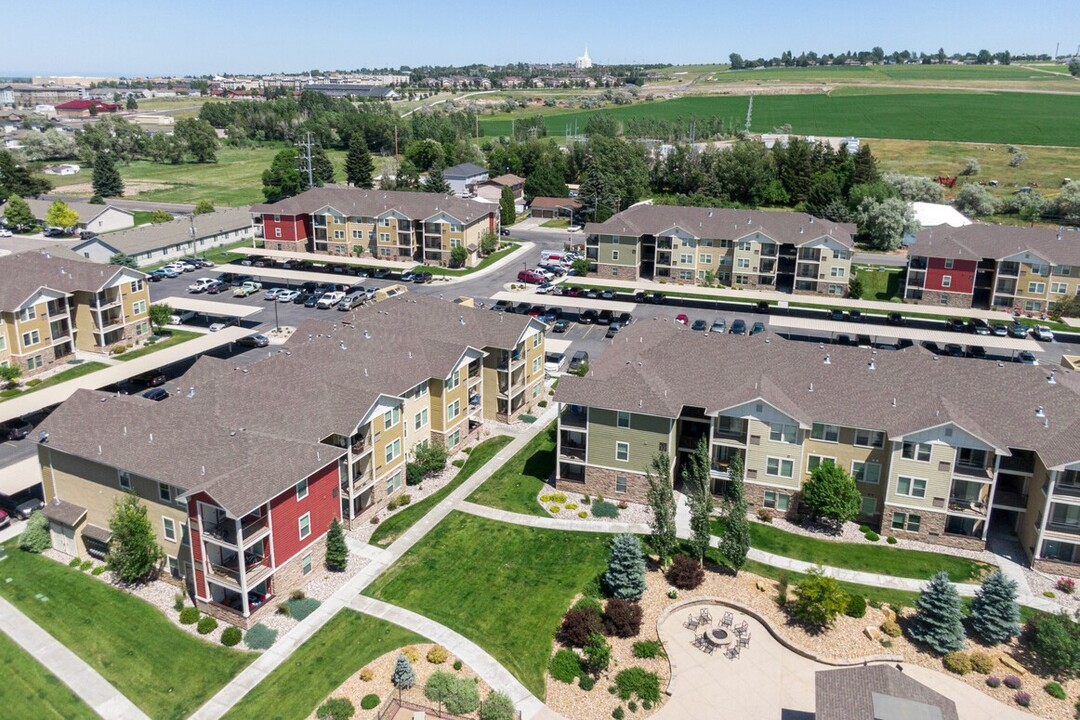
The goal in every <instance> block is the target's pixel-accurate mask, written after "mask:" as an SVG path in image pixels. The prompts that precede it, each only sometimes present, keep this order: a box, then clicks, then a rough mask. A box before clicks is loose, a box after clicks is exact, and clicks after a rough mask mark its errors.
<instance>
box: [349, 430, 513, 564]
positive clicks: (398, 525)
mask: <svg viewBox="0 0 1080 720" xmlns="http://www.w3.org/2000/svg"><path fill="white" fill-rule="evenodd" d="M512 440H513V438H512V437H510V436H509V435H496V436H495V437H492V438H488V439H487V440H485V441H484V442H482V443H480V444H479V445H477V446H476V447H474V448H473V450H472V452H471V453H469V459H468V460H466V461H465V464H464V465H462V466H461V469H460V470H458V472H457V475H455V476H454V479H453V480H451V481H450V482H448V483H447V484H446V486H445V487H442V488H440V489H439V490H438V491H437V492H433V493H432V494H431V495H428V496H427V497H426V498H424V499H423V500H421V501H420V502H418V503H416V504H415V505H409V506H408V507H407V508H405V509H404V510H402V511H401V512H398V513H395V514H393V515H391V516H390V517H388V518H387V519H386V520H383V521H382V522H381V523H379V527H377V528H375V532H374V533H372V535H371V540H370V541H369V542H371V544H372V545H378V546H379V547H386V546H387V545H389V544H390V543H392V542H394V540H397V538H398V536H399V535H401V534H402V533H403V532H405V531H406V530H408V529H409V528H411V527H412V526H413V525H415V524H416V521H417V520H419V519H420V518H422V517H424V516H425V515H427V514H428V513H429V512H431V509H432V508H433V507H435V506H436V505H438V504H439V503H441V502H442V501H443V500H444V499H445V498H446V496H447V495H449V494H450V493H452V492H453V491H454V488H456V487H457V486H458V485H460V484H461V483H463V482H465V481H466V480H468V479H469V478H470V477H472V475H473V473H475V472H476V471H477V470H479V469H480V468H481V467H483V466H484V465H485V464H486V463H487V462H488V461H489V460H491V458H493V457H495V455H496V454H497V453H498V452H499V451H500V450H502V449H503V448H504V447H506V446H507V445H509V444H510V442H511V441H512Z"/></svg>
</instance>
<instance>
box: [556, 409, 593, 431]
mask: <svg viewBox="0 0 1080 720" xmlns="http://www.w3.org/2000/svg"><path fill="white" fill-rule="evenodd" d="M586 424H587V415H586V414H585V412H584V411H581V412H578V411H575V410H572V409H570V408H569V407H567V409H566V410H564V411H563V414H562V416H561V417H560V419H559V425H560V426H561V427H577V428H582V429H584V428H585V426H586Z"/></svg>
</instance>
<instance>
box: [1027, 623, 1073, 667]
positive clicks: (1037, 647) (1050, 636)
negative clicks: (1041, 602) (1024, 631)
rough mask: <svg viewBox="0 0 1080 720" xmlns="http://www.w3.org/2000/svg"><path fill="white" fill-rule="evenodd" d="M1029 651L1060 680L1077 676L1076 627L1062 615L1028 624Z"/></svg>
mask: <svg viewBox="0 0 1080 720" xmlns="http://www.w3.org/2000/svg"><path fill="white" fill-rule="evenodd" d="M1030 628H1031V649H1032V650H1033V651H1034V652H1035V655H1036V656H1037V657H1038V658H1039V660H1040V661H1041V662H1042V663H1043V664H1044V665H1046V667H1047V669H1048V670H1050V672H1051V673H1052V674H1053V675H1054V676H1055V677H1059V678H1062V679H1066V680H1067V679H1069V678H1072V677H1075V676H1076V674H1077V673H1080V624H1077V623H1076V622H1074V621H1073V619H1072V618H1070V617H1069V616H1068V615H1067V614H1065V612H1060V613H1058V614H1055V615H1051V614H1049V613H1047V614H1045V615H1039V616H1038V617H1036V618H1035V619H1034V620H1032V621H1031V624H1030Z"/></svg>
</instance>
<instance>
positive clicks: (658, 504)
mask: <svg viewBox="0 0 1080 720" xmlns="http://www.w3.org/2000/svg"><path fill="white" fill-rule="evenodd" d="M645 480H646V482H648V484H649V489H648V493H647V495H646V497H647V498H648V501H649V508H650V509H651V510H652V519H651V520H650V521H649V527H650V528H651V529H652V534H651V535H650V536H649V544H650V545H651V546H652V549H653V552H655V553H656V554H657V556H659V559H660V565H661V567H663V566H666V565H667V564H668V562H670V561H671V557H672V555H674V554H675V548H676V546H677V545H678V542H679V541H678V537H677V535H676V528H675V494H674V492H673V491H672V488H671V459H670V458H669V457H668V455H667V453H659V454H657V455H654V456H653V458H652V460H651V461H650V462H649V468H648V469H647V470H646V471H645Z"/></svg>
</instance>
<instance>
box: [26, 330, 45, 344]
mask: <svg viewBox="0 0 1080 720" xmlns="http://www.w3.org/2000/svg"><path fill="white" fill-rule="evenodd" d="M22 342H23V345H24V346H25V347H29V346H31V345H37V344H38V343H39V342H41V333H40V332H38V331H37V330H31V331H30V332H25V333H23V336H22Z"/></svg>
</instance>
